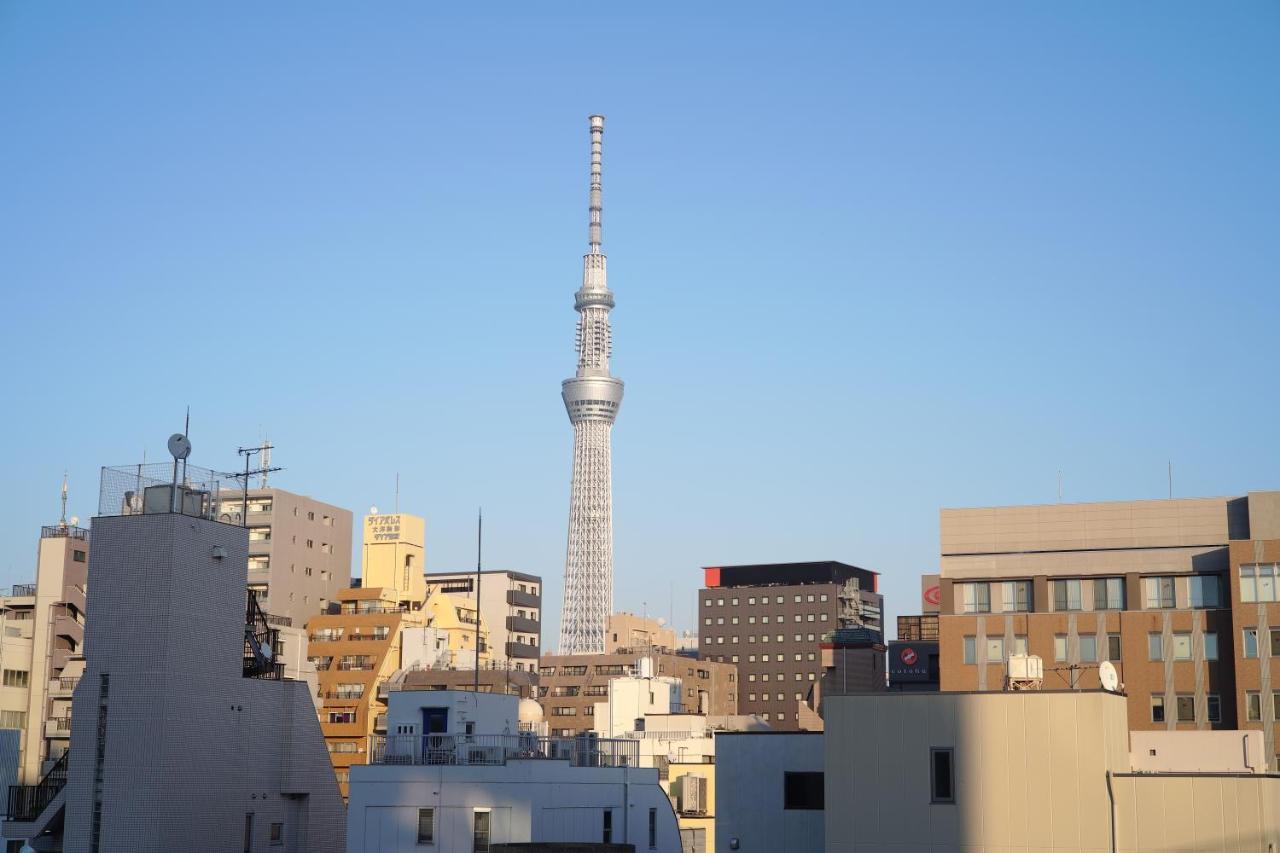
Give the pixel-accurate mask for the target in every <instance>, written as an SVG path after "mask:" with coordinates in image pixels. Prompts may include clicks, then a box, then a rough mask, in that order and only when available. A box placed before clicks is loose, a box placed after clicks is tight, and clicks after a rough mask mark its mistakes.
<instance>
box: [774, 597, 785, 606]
mask: <svg viewBox="0 0 1280 853" xmlns="http://www.w3.org/2000/svg"><path fill="white" fill-rule="evenodd" d="M782 601H783V599H782V596H778V600H777V602H775V603H777V604H781V603H782Z"/></svg>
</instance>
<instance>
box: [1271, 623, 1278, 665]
mask: <svg viewBox="0 0 1280 853" xmlns="http://www.w3.org/2000/svg"><path fill="white" fill-rule="evenodd" d="M1271 656H1272V657H1273V658H1275V657H1280V628H1272V629H1271Z"/></svg>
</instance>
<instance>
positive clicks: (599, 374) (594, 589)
mask: <svg viewBox="0 0 1280 853" xmlns="http://www.w3.org/2000/svg"><path fill="white" fill-rule="evenodd" d="M590 122H591V201H590V209H591V220H590V226H589V235H590V236H589V239H588V242H589V243H590V251H588V252H587V254H586V255H585V256H584V257H583V259H582V287H581V288H580V289H579V290H578V292H577V293H575V294H574V299H573V307H574V308H575V309H576V310H577V312H578V315H579V316H578V341H577V343H578V371H577V373H576V374H574V377H573V378H572V379H566V380H565V381H564V382H563V383H562V384H561V391H560V396H561V397H563V398H564V407H565V409H566V410H567V411H568V413H569V421H570V423H572V424H573V486H572V490H571V495H570V498H569V545H568V551H567V553H566V554H565V560H564V611H563V612H562V613H561V614H560V654H562V655H565V654H568V655H576V654H603V653H604V634H605V625H606V623H607V622H608V619H609V612H610V611H611V610H612V609H613V478H612V473H611V472H612V467H613V462H612V453H611V450H610V440H611V438H610V437H611V435H612V433H613V421H614V419H615V418H616V417H617V416H618V407H619V406H620V405H621V404H622V380H621V379H615V378H614V377H612V376H610V375H609V356H610V355H611V354H612V341H611V340H610V331H609V312H610V311H611V310H612V309H613V293H611V292H610V291H609V286H608V280H607V276H606V273H605V257H604V254H603V253H602V252H601V251H600V145H601V137H602V136H603V135H604V116H591V119H590Z"/></svg>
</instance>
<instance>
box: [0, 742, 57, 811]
mask: <svg viewBox="0 0 1280 853" xmlns="http://www.w3.org/2000/svg"><path fill="white" fill-rule="evenodd" d="M69 755H70V753H66V752H64V753H63V754H62V757H61V758H59V759H58V760H57V761H56V762H54V765H53V766H52V767H50V768H49V772H48V773H46V774H45V775H44V778H43V779H41V780H40V784H38V785H10V786H9V816H8V817H7V818H6V820H20V821H28V820H35V819H36V818H38V817H39V816H40V813H41V812H43V811H44V810H45V807H47V806H48V805H49V803H51V802H53V800H54V798H55V797H57V796H58V792H59V791H61V790H62V788H63V786H65V785H66V784H67V758H68V757H69Z"/></svg>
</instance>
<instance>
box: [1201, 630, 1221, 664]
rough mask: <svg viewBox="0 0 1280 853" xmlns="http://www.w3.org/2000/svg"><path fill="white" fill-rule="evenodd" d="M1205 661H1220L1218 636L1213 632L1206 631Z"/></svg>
mask: <svg viewBox="0 0 1280 853" xmlns="http://www.w3.org/2000/svg"><path fill="white" fill-rule="evenodd" d="M1204 659H1205V660H1217V659H1218V635H1217V634H1215V633H1213V632H1211V631H1206V632H1205V635H1204Z"/></svg>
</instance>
